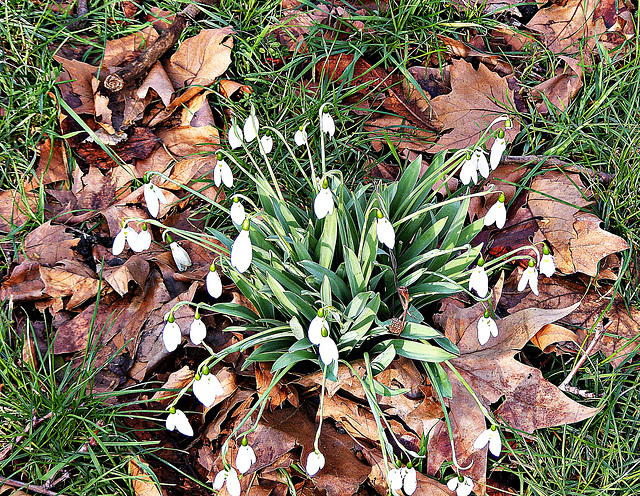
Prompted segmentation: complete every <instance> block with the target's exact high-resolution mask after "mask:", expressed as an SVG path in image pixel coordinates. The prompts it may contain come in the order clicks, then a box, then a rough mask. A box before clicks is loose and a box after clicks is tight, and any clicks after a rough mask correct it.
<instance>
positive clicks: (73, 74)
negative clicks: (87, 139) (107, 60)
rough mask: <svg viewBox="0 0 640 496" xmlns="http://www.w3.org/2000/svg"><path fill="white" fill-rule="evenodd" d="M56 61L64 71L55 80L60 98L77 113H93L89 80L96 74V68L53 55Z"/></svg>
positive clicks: (91, 89) (91, 88)
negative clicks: (60, 94)
mask: <svg viewBox="0 0 640 496" xmlns="http://www.w3.org/2000/svg"><path fill="white" fill-rule="evenodd" d="M53 58H54V59H55V60H56V62H58V63H60V64H62V67H64V71H63V72H61V73H60V76H58V79H57V80H56V82H58V83H59V86H58V87H59V88H60V92H61V93H62V99H63V100H64V101H65V102H66V103H67V104H68V105H69V106H70V107H71V108H72V109H73V110H74V111H75V112H76V113H77V114H93V113H94V111H95V104H94V98H93V86H92V84H91V81H92V80H93V79H94V77H95V76H96V74H98V68H97V67H94V66H92V65H89V64H85V63H84V62H80V61H79V60H69V59H65V58H63V57H60V56H59V55H54V56H53Z"/></svg>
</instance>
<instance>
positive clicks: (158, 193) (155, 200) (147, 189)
mask: <svg viewBox="0 0 640 496" xmlns="http://www.w3.org/2000/svg"><path fill="white" fill-rule="evenodd" d="M143 192H144V201H145V203H146V204H147V210H148V211H149V214H150V215H151V217H154V218H155V217H157V216H158V212H159V211H160V203H163V204H166V203H167V199H166V198H165V196H164V193H163V192H162V190H161V189H160V188H158V187H157V186H156V185H155V184H151V183H146V184H145V185H144V188H143Z"/></svg>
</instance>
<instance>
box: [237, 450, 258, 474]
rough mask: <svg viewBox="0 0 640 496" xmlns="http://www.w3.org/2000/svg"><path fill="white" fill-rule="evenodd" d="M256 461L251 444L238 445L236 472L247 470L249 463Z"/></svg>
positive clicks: (249, 466) (242, 472)
mask: <svg viewBox="0 0 640 496" xmlns="http://www.w3.org/2000/svg"><path fill="white" fill-rule="evenodd" d="M255 461H256V455H255V453H254V451H253V448H252V447H251V446H248V445H247V446H240V447H239V448H238V454H237V455H236V468H237V469H238V472H240V473H241V474H244V473H246V472H248V471H249V469H250V468H251V465H253V464H254V463H255Z"/></svg>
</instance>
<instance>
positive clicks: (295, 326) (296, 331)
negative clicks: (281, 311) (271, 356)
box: [289, 316, 304, 339]
mask: <svg viewBox="0 0 640 496" xmlns="http://www.w3.org/2000/svg"><path fill="white" fill-rule="evenodd" d="M289 326H290V327H291V331H292V332H293V335H294V336H295V337H296V339H304V328H303V327H302V324H300V321H299V320H298V317H295V316H294V317H291V320H290V321H289Z"/></svg>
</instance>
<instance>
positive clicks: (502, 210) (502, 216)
mask: <svg viewBox="0 0 640 496" xmlns="http://www.w3.org/2000/svg"><path fill="white" fill-rule="evenodd" d="M504 200H505V198H504V193H500V197H499V198H498V201H497V202H495V203H494V204H493V206H492V207H491V208H490V209H489V211H488V212H487V215H485V216H484V225H485V226H490V225H491V224H493V223H494V222H495V224H496V227H497V228H498V229H502V228H503V227H504V224H505V222H507V209H506V207H505V206H504Z"/></svg>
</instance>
